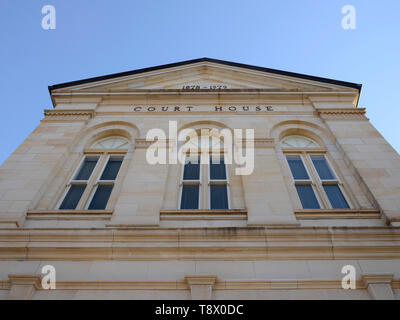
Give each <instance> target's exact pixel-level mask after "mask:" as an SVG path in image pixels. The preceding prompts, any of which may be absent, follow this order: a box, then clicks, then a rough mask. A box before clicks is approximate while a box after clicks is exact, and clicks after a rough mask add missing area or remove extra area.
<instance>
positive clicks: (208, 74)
mask: <svg viewBox="0 0 400 320" xmlns="http://www.w3.org/2000/svg"><path fill="white" fill-rule="evenodd" d="M182 89H184V90H187V89H189V90H190V89H193V90H220V89H222V90H230V89H244V90H246V89H260V90H278V91H279V90H281V91H286V90H290V91H293V90H294V91H299V92H302V91H319V92H335V91H341V92H343V91H347V92H359V91H360V90H361V85H359V84H355V83H349V82H343V81H338V80H332V79H326V78H319V77H314V76H308V75H303V74H297V73H291V72H286V71H281V70H275V69H267V68H261V67H255V66H249V65H244V64H238V63H233V62H228V61H222V60H215V59H209V58H202V59H196V60H189V61H183V62H178V63H174V64H169V65H163V66H157V67H151V68H146V69H139V70H133V71H129V72H124V73H118V74H113V75H108V76H103V77H97V78H91V79H85V80H80V81H74V82H68V83H63V84H58V85H54V86H51V87H49V91H50V93H51V94H52V93H56V92H77V91H79V92H91V93H94V92H99V93H101V92H129V91H141V90H146V91H147V90H149V91H152V90H182Z"/></svg>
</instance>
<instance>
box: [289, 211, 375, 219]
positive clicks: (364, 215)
mask: <svg viewBox="0 0 400 320" xmlns="http://www.w3.org/2000/svg"><path fill="white" fill-rule="evenodd" d="M294 214H295V215H296V218H297V219H299V220H312V219H380V218H381V212H380V211H379V210H376V209H302V210H295V211H294Z"/></svg>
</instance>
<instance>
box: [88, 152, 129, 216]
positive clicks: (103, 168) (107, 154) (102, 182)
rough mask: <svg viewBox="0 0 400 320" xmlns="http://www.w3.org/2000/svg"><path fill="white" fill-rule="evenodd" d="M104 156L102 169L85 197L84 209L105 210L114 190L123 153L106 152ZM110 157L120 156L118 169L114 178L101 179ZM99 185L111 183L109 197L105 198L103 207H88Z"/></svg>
mask: <svg viewBox="0 0 400 320" xmlns="http://www.w3.org/2000/svg"><path fill="white" fill-rule="evenodd" d="M104 156H105V160H104V161H103V163H102V169H101V170H100V171H99V173H98V175H97V179H96V180H95V181H94V183H93V185H92V190H91V193H90V194H89V197H88V198H87V201H86V203H85V210H107V206H108V202H109V201H110V198H111V196H112V194H113V192H114V189H115V188H114V187H115V184H116V181H117V180H118V176H119V174H120V172H121V167H122V163H123V162H124V155H119V154H109V153H106V154H105V155H104ZM111 158H122V160H121V166H120V168H119V170H118V173H117V176H116V177H115V179H114V180H101V176H102V175H103V172H104V170H105V169H106V167H107V164H108V162H109V161H110V159H111ZM101 185H112V186H113V189H112V191H111V193H110V197H109V198H108V200H107V205H106V207H105V208H104V209H89V207H90V205H91V203H92V200H93V198H94V195H95V194H96V192H97V189H98V187H99V186H101Z"/></svg>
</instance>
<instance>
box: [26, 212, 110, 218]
mask: <svg viewBox="0 0 400 320" xmlns="http://www.w3.org/2000/svg"><path fill="white" fill-rule="evenodd" d="M112 214H113V211H111V210H29V211H28V212H27V217H28V219H34V220H60V219H63V220H86V219H89V220H109V219H111V216H112Z"/></svg>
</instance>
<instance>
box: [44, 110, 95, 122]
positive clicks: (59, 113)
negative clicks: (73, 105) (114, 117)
mask: <svg viewBox="0 0 400 320" xmlns="http://www.w3.org/2000/svg"><path fill="white" fill-rule="evenodd" d="M44 116H45V118H44V119H43V120H42V121H76V120H79V121H87V120H90V119H92V118H93V117H94V111H93V110H73V109H72V110H69V109H63V110H57V109H54V110H44Z"/></svg>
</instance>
